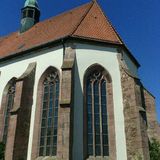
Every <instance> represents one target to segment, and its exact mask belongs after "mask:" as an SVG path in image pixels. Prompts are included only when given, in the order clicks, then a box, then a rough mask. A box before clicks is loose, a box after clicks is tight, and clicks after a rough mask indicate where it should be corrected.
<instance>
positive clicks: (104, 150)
mask: <svg viewBox="0 0 160 160" xmlns="http://www.w3.org/2000/svg"><path fill="white" fill-rule="evenodd" d="M85 83H86V84H85V86H86V87H85V88H86V91H85V93H86V95H85V97H86V105H85V106H86V111H87V114H86V116H87V155H88V157H90V156H94V157H96V156H102V157H103V156H109V142H108V141H109V140H108V118H107V117H108V116H107V79H106V76H105V74H104V71H103V69H101V68H100V69H98V68H97V69H93V70H92V71H91V72H90V73H89V74H88V75H87V77H86V80H85Z"/></svg>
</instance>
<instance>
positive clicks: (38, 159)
mask: <svg viewBox="0 0 160 160" xmlns="http://www.w3.org/2000/svg"><path fill="white" fill-rule="evenodd" d="M35 160H58V159H57V158H56V157H55V156H53V157H50V156H45V157H38V158H36V159H35Z"/></svg>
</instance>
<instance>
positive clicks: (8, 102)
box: [3, 82, 15, 144]
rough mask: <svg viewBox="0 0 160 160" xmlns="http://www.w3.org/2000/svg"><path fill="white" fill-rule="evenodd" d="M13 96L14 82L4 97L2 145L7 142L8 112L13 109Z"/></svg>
mask: <svg viewBox="0 0 160 160" xmlns="http://www.w3.org/2000/svg"><path fill="white" fill-rule="evenodd" d="M14 96H15V82H12V83H10V84H9V88H8V91H7V95H6V107H5V112H4V113H5V115H4V130H3V143H4V144H6V142H7V135H8V125H9V119H10V111H11V109H12V108H13V103H14Z"/></svg>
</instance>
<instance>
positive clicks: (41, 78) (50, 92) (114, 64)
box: [0, 0, 160, 160]
mask: <svg viewBox="0 0 160 160" xmlns="http://www.w3.org/2000/svg"><path fill="white" fill-rule="evenodd" d="M21 12H22V13H21V15H22V16H21V27H20V28H19V30H18V31H16V32H14V33H11V34H9V35H7V36H4V37H0V142H2V143H3V144H4V145H5V153H4V157H5V158H4V159H5V160H136V159H138V158H141V159H142V160H150V155H149V141H151V140H152V138H155V139H157V140H160V126H159V124H158V121H157V119H156V111H155V97H154V96H153V95H152V94H151V93H150V92H149V91H148V90H147V89H146V88H145V87H144V85H143V84H142V83H141V81H140V79H139V77H138V68H139V67H140V64H139V62H138V61H137V60H136V58H135V57H134V56H133V55H132V53H131V52H130V51H129V49H128V48H127V46H126V45H125V44H124V42H123V41H122V39H121V38H120V36H119V35H118V33H117V32H116V30H115V29H114V27H113V26H112V24H111V23H110V21H109V20H108V18H107V17H106V15H105V14H104V12H103V11H102V9H101V7H100V5H99V4H98V2H97V1H96V0H92V1H90V2H89V3H87V4H84V5H82V6H79V7H77V8H74V9H72V10H70V11H67V12H64V13H62V14H59V15H57V16H55V17H52V18H49V19H47V20H44V21H41V22H40V21H39V19H40V9H39V7H38V3H37V1H36V0H26V2H25V4H24V7H23V8H22V10H21ZM42 14H43V13H42Z"/></svg>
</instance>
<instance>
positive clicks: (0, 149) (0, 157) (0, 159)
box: [0, 142, 5, 160]
mask: <svg viewBox="0 0 160 160" xmlns="http://www.w3.org/2000/svg"><path fill="white" fill-rule="evenodd" d="M4 150H5V145H4V144H3V143H2V142H0V160H4Z"/></svg>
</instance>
